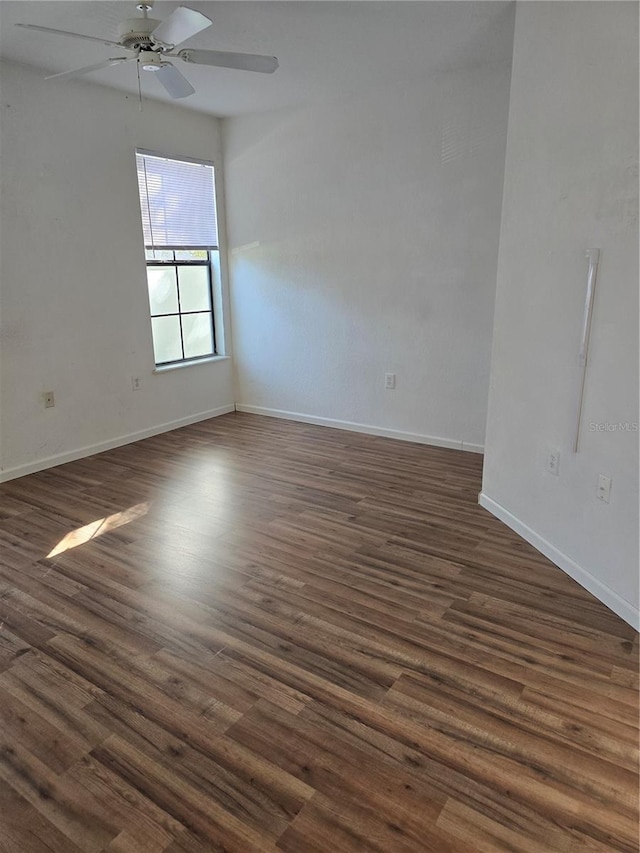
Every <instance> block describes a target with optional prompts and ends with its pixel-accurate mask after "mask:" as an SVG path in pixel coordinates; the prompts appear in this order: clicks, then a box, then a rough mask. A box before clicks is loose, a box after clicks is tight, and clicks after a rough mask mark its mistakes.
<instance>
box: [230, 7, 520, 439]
mask: <svg viewBox="0 0 640 853" xmlns="http://www.w3.org/2000/svg"><path fill="white" fill-rule="evenodd" d="M511 28H512V19H510V20H509V27H506V28H505V38H508V39H509V41H510V39H511V35H512V29H511ZM509 74H510V68H509V65H508V64H507V63H503V64H498V65H495V66H492V65H485V66H478V67H475V68H473V69H471V70H467V71H451V72H448V73H440V74H438V75H432V76H430V77H424V78H421V79H412V80H406V81H404V82H403V83H401V84H400V83H395V84H393V85H388V86H387V87H386V88H383V87H380V86H376V87H375V88H372V89H369V90H368V91H365V92H361V93H359V94H357V95H351V96H349V97H343V98H341V97H340V96H339V93H336V96H335V99H334V100H332V101H331V102H330V103H319V104H315V105H313V106H308V107H307V108H304V109H298V110H288V111H282V112H277V113H270V114H261V115H255V116H250V117H242V118H233V119H225V120H224V122H223V138H224V159H225V175H226V186H227V226H228V231H229V244H230V246H231V247H232V254H231V257H230V268H231V281H232V288H231V289H232V317H233V331H234V356H235V359H236V365H237V386H236V387H237V402H238V405H239V408H248V409H249V410H258V411H265V410H268V411H273V410H276V411H278V412H281V413H282V412H285V413H293V415H294V416H295V417H300V416H303V417H307V418H309V419H312V420H317V421H320V422H322V421H323V419H326V420H327V421H328V422H332V421H337V422H338V425H345V423H347V424H354V423H355V424H359V425H364V428H373V429H374V430H376V431H380V432H383V433H385V434H394V432H393V431H399V432H400V434H402V435H403V436H404V437H407V434H409V435H411V436H413V437H424V438H426V439H427V440H437V439H443V440H444V441H445V443H450V444H452V445H453V446H457V447H460V446H461V445H462V443H463V442H464V445H465V447H470V448H471V449H481V445H482V444H483V442H484V429H485V420H486V400H487V392H488V377H489V359H490V341H491V327H492V319H493V300H494V293H495V276H496V265H497V253H498V236H499V227H500V225H499V223H500V206H501V198H502V181H503V169H504V149H505V142H506V126H507V112H508V97H509V93H508V90H509ZM255 243H258V244H259V245H257V246H256V245H254V246H252V247H251V245H250V244H255ZM248 244H249V245H248ZM385 372H392V373H395V374H397V387H396V390H395V391H385V390H384V385H383V377H384V373H385Z"/></svg>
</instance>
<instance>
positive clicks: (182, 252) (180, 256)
mask: <svg viewBox="0 0 640 853" xmlns="http://www.w3.org/2000/svg"><path fill="white" fill-rule="evenodd" d="M207 254H208V252H207V250H206V249H176V261H206V260H207Z"/></svg>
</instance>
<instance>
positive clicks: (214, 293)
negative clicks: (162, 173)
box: [135, 147, 224, 370]
mask: <svg viewBox="0 0 640 853" xmlns="http://www.w3.org/2000/svg"><path fill="white" fill-rule="evenodd" d="M135 155H136V164H137V163H138V157H139V156H140V157H142V158H145V157H150V158H158V159H160V160H166V161H169V162H175V163H189V164H192V165H194V166H198V165H199V166H206V167H207V168H209V169H211V178H212V181H213V196H212V200H213V217H214V233H215V239H216V245H213V244H212V245H206V246H205V245H197V246H196V245H195V244H194V245H191V246H182V245H181V246H174V245H172V246H169V245H162V244H161V243H160V244H152V245H148V244H146V241H145V237H146V236H147V234H146V232H145V227H146V226H145V225H144V222H145V212H144V209H143V205H142V198H143V193H142V188H141V186H140V178H139V176H140V172H139V170H138V184H139V193H140V199H141V204H140V207H141V211H140V213H141V218H142V224H143V228H142V230H143V239H142V243H143V247H144V254H145V270H146V271H147V270H148V268H149V267H165V268H166V267H171V268H173V270H174V277H175V288H176V299H177V304H178V310H177V312H176V311H171V312H169V313H167V314H154V313H152V308H151V293H150V291H149V276H148V273H147V275H146V282H147V299H148V304H149V319H150V325H151V339H152V350H153V361H154V364H155V367H156V369H159V370H163V369H167V368H172V367H180V366H183V365H185V366H186V365H189V364H197V363H199V362H202V361H207V360H210V359H214V358H220V356H221V352H220V349H219V347H220V345H222V347H224V330H223V327H222V325H220V328H218V325H219V324H222V318H221V316H219V314H220V313H221V310H222V306H221V304H220V300H221V298H222V296H221V293H219V292H218V291H219V290H220V287H221V286H222V282H221V281H220V280H219V279H220V274H221V269H220V264H221V256H222V251H221V249H220V234H219V230H218V192H217V182H216V166H215V163H214V162H213V161H211V160H201V159H198V158H195V157H184V156H180V155H171V154H164V153H161V152H159V151H151V150H149V149H145V148H138V147H136V149H135ZM136 168H137V169H138V166H136ZM145 175H146V172H145ZM144 198H146V201H147V211H148V213H147V214H146V215H147V216H148V221H149V223H151V222H152V218H151V211H150V210H149V207H148V205H149V195H148V188H147V187H146V177H145V190H144ZM150 236H151V239H152V240H153V237H154V234H153V228H151V232H150ZM195 251H198V252H206V259H202V260H190V259H188V260H177V259H176V254H178V253H181V252H185V253H186V252H195ZM168 252H170V253H171V254H172V259H169V260H166V259H165V260H156V259H154V258H149V257H148V255H149V254H158V253H168ZM199 266H202V267H206V268H207V284H208V294H209V309H208V310H206V311H182V310H181V305H180V285H179V276H178V273H179V269H180V267H199ZM214 271H215V275H214ZM205 313H206V314H208V315H209V322H210V324H211V342H212V350H211V352H208V353H206V354H203V355H197V356H185V336H184V329H183V321H182V318H183V317H189V316H193V315H194V314H205ZM161 317H177V318H178V324H179V331H180V341H179V343H180V350H181V353H182V357H181V358H177V359H171V360H169V361H156V348H155V338H154V323H153V321H154V320H155V319H158V318H161ZM218 332H220V335H218ZM220 339H221V340H222V343H220Z"/></svg>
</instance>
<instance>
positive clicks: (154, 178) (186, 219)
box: [136, 151, 218, 249]
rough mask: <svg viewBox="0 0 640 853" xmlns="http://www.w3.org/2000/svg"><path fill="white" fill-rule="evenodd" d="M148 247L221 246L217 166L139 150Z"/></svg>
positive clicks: (141, 204)
mask: <svg viewBox="0 0 640 853" xmlns="http://www.w3.org/2000/svg"><path fill="white" fill-rule="evenodd" d="M136 161H137V165H138V189H139V191H140V210H141V213H142V228H143V231H144V242H145V246H146V247H147V248H149V249H217V248H218V225H217V222H216V192H215V176H214V172H213V166H212V165H210V164H207V163H198V162H196V161H193V160H173V159H170V158H169V157H162V156H159V155H157V154H150V153H148V152H145V151H137V152H136Z"/></svg>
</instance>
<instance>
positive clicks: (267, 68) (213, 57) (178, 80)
mask: <svg viewBox="0 0 640 853" xmlns="http://www.w3.org/2000/svg"><path fill="white" fill-rule="evenodd" d="M136 8H137V9H139V11H140V12H142V17H140V18H128V19H127V20H125V21H122V23H121V24H120V26H119V27H118V41H110V40H109V39H103V38H98V37H97V36H86V35H82V34H81V33H70V32H67V31H66V30H55V29H52V28H51V27H40V26H37V25H36V24H16V26H17V27H24V28H25V29H29V30H38V31H40V32H43V33H53V34H54V35H59V36H70V37H72V38H79V39H85V40H87V41H93V42H98V44H104V45H107V46H108V47H120V48H122V49H123V50H126V51H129V52H130V53H132V54H133V56H116V57H112V58H110V59H105V60H104V61H102V62H96V63H95V64H94V65H86V66H85V67H84V68H76V69H74V70H73V71H63V72H62V73H60V74H51V75H50V76H49V77H47V78H45V79H47V80H53V79H58V80H63V79H66V80H68V79H69V78H71V77H79V76H80V75H81V74H87V73H88V72H90V71H97V70H98V69H99V68H109V67H110V66H112V65H120V64H121V63H123V62H136V63H137V64H138V73H139V71H140V69H142V70H143V71H151V72H154V74H155V77H156V79H157V80H159V81H160V83H161V84H162V85H163V86H164V88H165V89H166V91H167V93H168V94H169V95H170V97H172V98H186V97H188V96H189V95H193V93H194V92H195V89H194V88H193V86H192V85H191V83H189V81H188V80H187V78H186V77H184V76H183V75H182V74H181V73H180V71H178V69H177V68H176V67H175V66H174V65H173V63H171V62H169V61H168V59H167V57H171V58H172V59H174V58H176V59H181V60H182V61H183V62H186V63H192V64H194V65H213V66H217V67H219V68H235V69H238V70H241V71H257V72H259V73H261V74H273V72H274V71H275V70H276V69H277V67H278V60H277V59H276V58H275V56H260V55H258V54H254V53H231V52H229V51H224V50H192V49H190V48H183V49H182V50H179V51H177V52H176V53H174V52H173V51H174V50H175V48H176V47H177V46H178V45H180V44H182V43H183V42H185V41H186V40H187V39H189V38H191V37H192V36H194V35H196V33H199V32H201V31H202V30H205V29H206V28H207V27H210V26H211V24H212V22H211V21H210V20H209V18H207V17H206V16H205V15H203V14H201V13H200V12H196V11H195V10H194V9H188V8H187V7H186V6H180V7H178V8H177V9H176V10H175V11H174V12H172V13H171V14H170V15H169V17H168V18H166V19H165V20H164V21H158V20H156V19H155V18H150V17H149V16H148V13H149V12H150V11H151V9H152V8H153V0H146V2H144V3H139V4H138V6H136ZM138 79H139V78H138Z"/></svg>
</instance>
